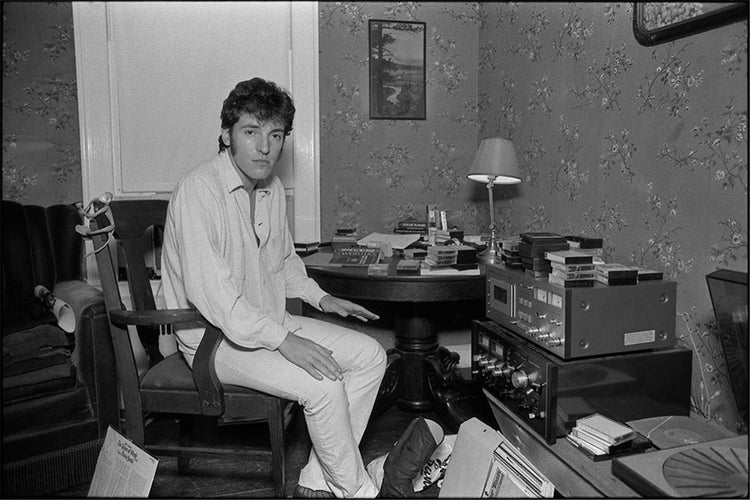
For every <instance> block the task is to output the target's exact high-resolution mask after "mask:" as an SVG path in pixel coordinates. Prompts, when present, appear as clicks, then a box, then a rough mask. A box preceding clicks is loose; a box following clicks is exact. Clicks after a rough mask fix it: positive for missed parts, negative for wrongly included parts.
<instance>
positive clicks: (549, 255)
mask: <svg viewBox="0 0 750 500" xmlns="http://www.w3.org/2000/svg"><path fill="white" fill-rule="evenodd" d="M544 257H545V258H546V259H547V260H548V261H550V265H551V267H552V272H551V273H550V275H549V282H550V283H556V284H558V285H560V286H564V287H576V286H594V282H595V281H596V269H595V267H594V256H593V255H591V254H588V253H584V252H580V251H578V250H557V251H554V252H545V253H544Z"/></svg>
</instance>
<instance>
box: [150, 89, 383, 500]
mask: <svg viewBox="0 0 750 500" xmlns="http://www.w3.org/2000/svg"><path fill="white" fill-rule="evenodd" d="M294 111H295V108H294V103H293V101H292V98H291V96H290V95H289V94H288V93H287V92H286V91H284V90H282V89H280V88H279V87H278V86H277V85H276V84H274V83H273V82H268V81H265V80H263V79H261V78H253V79H252V80H248V81H243V82H240V83H238V84H237V86H236V87H235V88H234V90H232V91H231V92H230V93H229V96H228V97H227V98H226V100H225V101H224V105H223V107H222V110H221V135H220V137H219V153H218V154H217V155H216V156H215V157H214V158H213V159H211V160H210V161H208V162H206V163H204V164H202V165H199V166H198V167H196V168H195V169H193V170H192V171H190V172H188V173H187V174H186V175H185V176H184V177H183V178H182V179H181V180H180V181H179V182H178V184H177V186H176V188H175V189H174V191H173V193H172V197H171V200H170V203H169V211H168V214H167V220H166V223H165V228H164V244H163V249H162V281H163V289H164V298H165V300H166V305H167V307H170V308H187V307H195V308H197V309H198V311H200V312H201V314H203V316H204V317H205V318H206V319H207V320H208V321H210V322H211V323H213V324H214V325H216V326H217V327H218V328H220V329H221V330H222V331H223V332H224V335H225V338H224V339H223V340H222V342H221V344H220V346H219V348H218V350H217V352H216V374H217V375H218V377H219V379H220V380H221V382H222V383H224V384H234V385H238V386H243V387H248V388H251V389H255V390H259V391H262V392H265V393H268V394H272V395H274V396H278V397H282V398H286V399H290V400H294V401H298V402H299V403H300V404H301V405H302V406H303V407H304V415H305V420H306V422H307V428H308V431H309V433H310V439H311V441H312V451H311V453H310V459H309V461H308V463H307V465H306V466H305V467H304V468H303V469H302V471H301V472H300V476H299V482H298V486H297V488H296V489H295V492H294V495H295V496H297V497H322V498H325V497H333V496H336V497H369V498H372V497H375V496H376V495H377V493H378V490H377V487H376V486H375V484H374V483H373V482H372V480H371V479H370V477H369V475H368V474H367V472H366V470H365V467H364V464H363V463H362V457H361V455H360V452H359V448H358V445H359V442H360V439H361V438H362V434H363V433H364V431H365V427H366V426H367V421H368V419H369V417H370V413H371V411H372V408H373V405H374V402H375V397H376V395H377V392H378V388H379V386H380V382H381V379H382V377H383V374H384V372H385V363H386V355H385V351H384V350H383V348H382V347H381V346H380V344H379V343H378V342H377V341H375V340H374V339H372V338H371V337H368V336H366V335H364V334H362V333H359V332H357V331H354V330H351V329H347V328H344V327H341V326H337V325H334V324H330V323H326V322H323V321H319V320H316V319H313V318H307V317H299V316H292V315H290V314H289V313H288V312H287V311H286V299H287V298H291V297H299V298H301V299H302V300H304V301H305V302H307V303H308V304H310V305H312V306H313V307H315V308H317V309H319V310H321V311H323V312H326V313H336V314H339V315H340V316H344V317H346V316H354V317H356V318H358V319H360V320H362V321H367V320H369V319H378V316H377V315H375V314H373V313H372V312H370V311H368V310H367V309H365V308H364V307H361V306H359V305H357V304H354V303H352V302H350V301H348V300H344V299H341V298H337V297H333V296H331V295H328V294H326V293H325V292H324V291H323V290H321V288H320V287H319V286H318V285H317V283H315V281H313V280H312V279H311V278H309V277H308V276H307V273H306V271H305V266H304V264H303V262H302V260H301V259H300V258H299V256H298V255H297V254H296V253H295V251H294V242H293V241H292V237H291V234H290V232H289V226H288V222H287V219H286V200H285V196H284V187H283V185H282V184H281V181H280V180H279V178H278V177H277V176H276V175H275V174H274V173H273V171H274V167H275V166H276V164H277V162H278V161H279V158H280V157H281V153H282V150H283V147H284V141H285V138H286V136H287V135H289V133H290V132H291V130H292V122H293V119H294ZM202 335H203V328H192V329H182V330H178V331H176V332H175V336H176V338H177V341H178V345H179V349H180V351H181V352H182V354H183V355H184V356H185V359H186V360H187V362H188V364H189V365H190V366H192V361H193V356H194V355H195V351H196V349H197V347H198V344H199V343H200V340H201V337H202Z"/></svg>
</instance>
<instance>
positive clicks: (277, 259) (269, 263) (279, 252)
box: [262, 232, 285, 274]
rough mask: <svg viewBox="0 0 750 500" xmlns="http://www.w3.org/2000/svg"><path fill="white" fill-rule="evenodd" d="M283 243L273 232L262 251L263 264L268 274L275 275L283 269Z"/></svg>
mask: <svg viewBox="0 0 750 500" xmlns="http://www.w3.org/2000/svg"><path fill="white" fill-rule="evenodd" d="M283 243H284V241H283V238H282V237H281V236H280V235H279V234H274V233H273V232H272V233H271V235H270V236H269V237H268V242H266V244H265V246H264V247H263V249H262V255H263V263H264V264H265V266H266V270H267V272H268V274H277V273H279V272H281V270H282V269H283V268H284V260H285V259H284V244H283Z"/></svg>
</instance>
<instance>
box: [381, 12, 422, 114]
mask: <svg viewBox="0 0 750 500" xmlns="http://www.w3.org/2000/svg"><path fill="white" fill-rule="evenodd" d="M369 28H370V30H369V31H370V119H373V120H425V119H426V118H427V116H426V89H425V32H426V24H425V23H422V22H415V21H388V20H380V19H370V23H369Z"/></svg>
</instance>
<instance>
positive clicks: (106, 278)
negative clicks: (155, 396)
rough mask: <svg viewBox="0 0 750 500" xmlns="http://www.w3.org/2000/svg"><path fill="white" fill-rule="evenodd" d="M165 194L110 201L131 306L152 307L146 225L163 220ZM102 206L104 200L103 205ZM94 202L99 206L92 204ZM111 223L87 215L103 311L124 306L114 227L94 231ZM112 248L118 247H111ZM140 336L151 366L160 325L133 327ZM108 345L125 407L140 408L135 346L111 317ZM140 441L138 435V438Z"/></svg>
mask: <svg viewBox="0 0 750 500" xmlns="http://www.w3.org/2000/svg"><path fill="white" fill-rule="evenodd" d="M167 204H168V202H167V201H166V200H128V201H112V202H110V209H111V212H112V217H113V220H114V224H115V227H114V233H115V236H116V239H118V240H119V242H120V244H121V245H122V249H123V253H124V255H125V260H126V267H127V275H128V286H129V290H130V296H131V300H132V303H133V308H134V309H135V310H145V309H155V307H154V296H153V292H152V291H151V286H150V282H149V276H148V273H147V271H146V264H145V258H144V254H145V249H146V248H147V247H146V244H145V241H146V237H145V234H146V228H148V227H151V226H153V225H162V226H163V224H164V221H165V219H166V211H167ZM102 206H103V205H102ZM95 208H99V207H96V206H95ZM109 225H110V220H109V218H108V217H107V215H106V213H101V214H99V215H98V216H96V217H94V218H93V219H92V220H91V221H90V229H91V231H92V235H91V240H92V243H93V247H94V251H95V252H96V265H97V270H98V272H99V280H100V282H101V287H102V292H103V295H104V304H105V306H106V309H107V312H110V313H111V312H112V311H117V310H124V309H125V306H124V305H123V302H122V297H121V295H120V289H119V285H118V266H117V264H116V262H117V260H116V259H115V258H113V255H112V251H113V249H112V248H111V247H110V245H109V241H110V237H111V235H112V232H108V233H101V234H96V231H97V230H99V229H102V228H105V227H107V226H109ZM114 250H115V251H116V248H115V249H114ZM137 328H138V336H139V338H140V340H141V344H142V345H143V348H144V350H145V351H146V354H147V356H148V358H149V360H148V361H149V366H150V367H151V366H154V365H155V364H156V363H158V362H159V361H160V360H161V359H162V355H161V353H160V352H159V338H158V336H159V331H158V329H157V328H153V327H140V326H139V327H137ZM110 332H111V336H112V345H113V347H114V350H115V362H116V364H117V380H118V385H119V388H120V391H121V392H122V397H123V399H124V401H125V402H126V403H127V410H128V413H129V414H131V415H141V414H142V403H141V394H140V383H139V379H140V376H139V373H138V366H137V364H136V359H135V352H134V350H133V345H132V343H131V341H130V335H129V332H128V330H127V328H126V327H122V326H118V325H116V324H114V323H112V322H111V321H110ZM130 420H131V419H129V418H128V419H126V422H125V425H126V426H127V427H131V426H135V425H136V424H135V422H132V423H131V422H130ZM133 432H134V431H133V429H132V428H131V429H127V430H126V435H129V436H131V435H132V436H134V437H131V438H132V439H135V438H136V437H137V434H134V433H133ZM140 440H141V441H142V438H141V439H140Z"/></svg>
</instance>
